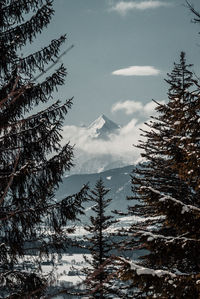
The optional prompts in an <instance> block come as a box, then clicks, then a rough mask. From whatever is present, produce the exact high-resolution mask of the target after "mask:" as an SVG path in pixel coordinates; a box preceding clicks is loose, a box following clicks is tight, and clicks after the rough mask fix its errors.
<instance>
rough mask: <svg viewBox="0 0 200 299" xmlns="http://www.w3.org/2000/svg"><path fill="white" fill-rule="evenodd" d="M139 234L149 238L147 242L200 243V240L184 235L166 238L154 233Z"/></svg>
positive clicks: (138, 232)
mask: <svg viewBox="0 0 200 299" xmlns="http://www.w3.org/2000/svg"><path fill="white" fill-rule="evenodd" d="M137 234H140V235H142V236H144V237H148V239H147V241H153V240H156V239H160V240H164V241H165V242H166V243H170V242H174V241H180V242H186V241H187V242H188V241H191V242H200V240H198V239H192V238H187V237H184V236H183V235H181V236H177V237H173V236H164V235H160V234H154V233H152V232H149V231H145V230H139V231H137Z"/></svg>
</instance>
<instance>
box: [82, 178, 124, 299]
mask: <svg viewBox="0 0 200 299" xmlns="http://www.w3.org/2000/svg"><path fill="white" fill-rule="evenodd" d="M108 192H109V189H106V188H105V187H104V184H103V181H102V180H101V179H99V180H98V181H97V183H96V186H95V189H94V190H92V191H91V195H90V200H91V202H92V204H93V206H92V208H91V209H92V211H93V212H94V216H91V217H90V224H89V225H87V226H86V227H85V229H86V230H87V231H88V233H89V234H88V236H86V240H87V241H88V243H89V245H88V247H87V249H88V250H89V251H90V253H91V258H90V259H87V258H85V259H86V262H87V263H88V264H89V267H87V268H85V269H84V270H83V272H84V273H85V274H86V295H87V298H95V299H97V298H98V299H104V298H113V295H119V294H120V293H121V292H120V289H119V281H118V280H117V279H116V271H117V270H116V267H115V266H113V263H112V258H111V255H112V250H113V249H114V242H113V241H112V236H111V233H110V232H109V228H110V227H111V225H112V224H114V223H115V222H116V221H115V220H113V216H111V215H106V208H107V207H108V205H109V203H110V201H111V199H107V198H106V196H107V193H108ZM117 298H119V297H117ZM120 298H122V297H120ZM123 298H124V297H123Z"/></svg>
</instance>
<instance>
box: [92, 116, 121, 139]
mask: <svg viewBox="0 0 200 299" xmlns="http://www.w3.org/2000/svg"><path fill="white" fill-rule="evenodd" d="M119 129H120V126H119V125H118V124H116V123H114V122H113V121H112V120H110V119H109V118H107V117H106V116H105V115H104V114H102V115H101V116H99V117H98V118H97V119H96V120H95V121H94V122H92V123H91V124H90V125H89V127H88V128H87V130H88V132H89V136H90V137H91V138H101V139H106V140H107V139H109V135H110V134H117V133H118V130H119Z"/></svg>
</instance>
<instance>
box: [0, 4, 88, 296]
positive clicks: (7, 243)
mask: <svg viewBox="0 0 200 299" xmlns="http://www.w3.org/2000/svg"><path fill="white" fill-rule="evenodd" d="M53 13H54V10H53V8H52V1H49V0H2V1H1V3H0V53H1V55H0V180H1V184H0V223H1V232H0V295H1V297H3V298H27V297H28V298H40V297H41V296H42V293H43V292H44V290H45V288H46V285H47V284H48V280H47V279H46V278H44V277H43V276H42V275H39V274H38V268H37V269H36V270H35V271H33V269H27V270H22V267H25V261H26V260H27V259H28V261H29V262H30V261H31V260H32V258H31V256H29V257H27V253H29V254H30V252H31V251H30V248H32V249H33V248H34V247H37V254H38V255H39V256H40V257H42V254H46V255H48V254H49V253H51V252H56V251H58V250H60V249H62V248H63V246H65V245H66V241H67V239H68V234H67V235H66V233H64V232H63V230H62V227H63V226H65V225H66V223H67V222H68V220H75V219H76V217H77V215H78V214H79V213H80V212H81V211H82V207H81V202H82V199H83V197H84V195H85V192H86V189H85V188H83V189H82V190H81V191H80V193H78V194H77V195H74V196H70V197H67V198H65V199H63V200H62V201H60V202H56V201H55V200H54V193H55V190H56V188H57V187H58V184H59V182H60V181H61V179H62V176H63V174H64V172H65V171H66V170H69V169H70V168H71V166H72V158H73V148H72V146H71V145H70V144H69V143H68V144H66V145H65V146H64V147H61V145H60V140H61V134H60V130H61V126H62V122H63V119H64V116H65V115H66V114H67V112H68V110H69V109H70V108H71V105H72V99H69V100H66V102H65V103H64V104H62V103H61V102H60V101H56V102H55V103H53V104H51V105H50V106H48V107H46V108H45V109H44V110H42V111H39V112H37V113H35V114H33V112H32V114H31V111H32V109H33V108H34V107H35V106H36V107H38V109H37V110H39V105H40V104H41V103H47V102H48V101H49V100H50V99H52V94H53V92H54V91H56V90H57V88H58V86H60V85H63V84H64V79H65V76H66V69H65V67H64V66H63V65H60V66H59V67H58V68H57V69H56V70H53V71H52V72H51V71H50V69H53V67H52V64H53V66H54V63H53V62H54V61H55V59H58V58H59V56H58V55H59V51H60V47H61V45H62V44H63V43H64V42H65V39H66V37H65V36H64V35H63V36H61V37H59V38H58V39H54V40H52V41H51V42H50V44H49V45H48V46H46V47H44V48H42V49H41V50H39V51H37V52H34V53H31V54H30V55H28V56H26V57H21V56H19V55H18V53H19V50H20V52H21V51H23V46H26V45H27V44H29V43H33V42H34V39H35V38H36V36H37V35H38V34H39V33H41V32H42V30H43V29H44V28H45V27H46V26H47V25H48V24H49V22H50V20H51V17H52V15H53ZM49 63H50V67H48V68H47V66H48V64H49ZM45 68H47V69H45ZM47 70H49V71H50V72H46V71H47ZM45 74H46V78H45V79H44V80H43V81H41V75H45ZM36 78H37V80H36ZM32 257H33V256H32ZM37 265H38V266H40V264H39V262H38V263H37ZM37 265H36V266H37Z"/></svg>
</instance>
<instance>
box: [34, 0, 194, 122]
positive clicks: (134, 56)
mask: <svg viewBox="0 0 200 299" xmlns="http://www.w3.org/2000/svg"><path fill="white" fill-rule="evenodd" d="M191 2H192V3H193V4H194V5H195V7H196V8H197V9H199V10H200V4H199V3H198V1H197V0H191ZM54 8H55V16H54V18H53V20H52V23H51V24H50V26H49V27H48V29H47V30H46V31H45V32H44V34H43V35H42V36H41V37H39V39H38V41H37V43H38V45H39V44H40V45H42V44H43V43H44V45H45V44H47V43H48V42H49V41H50V40H51V39H53V38H55V37H56V36H57V35H59V34H63V33H67V36H68V42H67V44H66V45H65V47H67V46H69V45H71V44H74V45H75V47H74V48H73V49H72V50H71V51H70V52H69V53H68V54H67V55H66V56H65V57H63V58H62V61H63V63H64V64H65V65H66V66H67V69H68V78H67V81H66V85H65V86H63V87H62V88H61V89H60V91H59V93H58V94H57V97H58V98H61V99H64V98H68V97H71V96H74V105H73V107H72V110H71V111H70V113H69V115H68V116H67V118H66V122H65V124H69V125H80V124H83V123H84V124H86V125H87V124H89V123H90V122H92V121H93V120H94V119H96V118H97V117H98V116H99V115H100V114H105V115H107V116H108V117H109V118H111V119H112V120H114V121H115V122H117V123H119V124H122V125H124V124H127V123H128V122H129V121H131V119H132V118H133V117H134V118H136V117H137V118H138V121H141V120H142V117H143V116H142V113H138V112H139V110H138V109H139V108H138V109H134V108H133V107H134V103H135V102H136V106H137V107H140V108H141V109H143V107H145V105H147V104H148V103H149V102H150V101H151V99H155V100H157V101H162V100H166V98H167V96H166V93H167V88H168V87H167V84H166V83H165V82H164V78H166V73H167V72H170V70H171V69H172V67H173V62H174V61H177V60H178V59H179V54H180V51H185V52H186V54H187V58H188V62H190V63H193V64H194V70H195V72H196V73H197V74H199V73H200V72H199V66H200V62H199V61H200V59H199V58H200V47H199V46H198V44H200V36H199V35H198V31H200V26H199V25H198V24H193V23H191V18H192V14H191V13H190V12H189V10H188V9H187V8H186V7H185V2H184V0H165V1H164V0H160V1H153V0H144V1H140V0H138V1H131V0H126V1H119V0H113V1H112V0H57V1H55V3H54ZM63 49H64V48H63ZM131 67H132V68H131ZM124 102H125V104H124ZM138 103H140V104H138ZM129 104H130V107H132V110H129V109H128V107H129V106H128V105H129ZM117 105H118V106H117ZM120 105H121V106H120ZM116 107H118V108H116ZM131 111H132V112H131ZM128 112H129V113H128Z"/></svg>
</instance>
